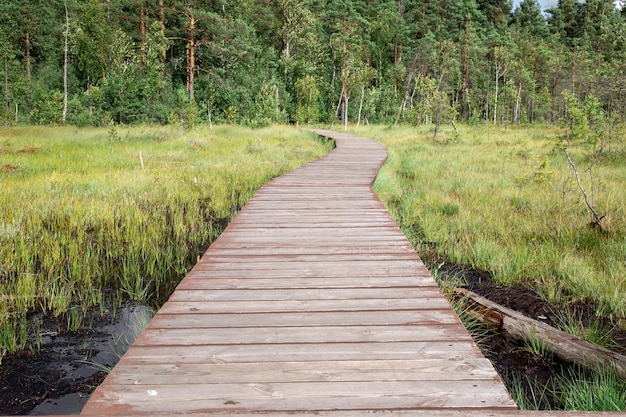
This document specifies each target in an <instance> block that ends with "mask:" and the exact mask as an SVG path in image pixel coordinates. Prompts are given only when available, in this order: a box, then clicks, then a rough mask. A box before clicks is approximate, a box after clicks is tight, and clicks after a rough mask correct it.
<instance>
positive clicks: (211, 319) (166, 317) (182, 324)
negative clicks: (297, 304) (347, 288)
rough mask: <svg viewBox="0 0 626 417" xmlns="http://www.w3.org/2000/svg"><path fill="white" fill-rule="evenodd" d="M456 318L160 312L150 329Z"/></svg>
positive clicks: (438, 314) (448, 320)
mask: <svg viewBox="0 0 626 417" xmlns="http://www.w3.org/2000/svg"><path fill="white" fill-rule="evenodd" d="M457 321H458V318H457V316H456V315H455V314H454V312H451V311H450V310H418V311H403V310H400V311H392V312H389V314H380V312H378V311H359V312H334V311H333V312H310V311H307V312H305V313H266V312H264V313H249V314H223V313H217V314H192V313H187V314H161V315H160V316H159V320H155V321H154V323H153V325H151V327H150V328H151V329H157V328H158V329H168V328H169V329H186V328H194V329H202V328H211V327H214V328H219V327H232V328H236V327H286V326H291V327H293V326H301V327H324V326H357V325H360V326H383V325H404V326H409V325H434V326H436V325H439V324H455V323H457Z"/></svg>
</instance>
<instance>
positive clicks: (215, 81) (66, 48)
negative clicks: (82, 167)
mask: <svg viewBox="0 0 626 417" xmlns="http://www.w3.org/2000/svg"><path fill="white" fill-rule="evenodd" d="M625 56H626V8H623V7H622V4H621V3H615V4H614V2H613V1H611V0H587V1H586V2H584V3H579V2H577V1H575V0H559V1H558V4H557V6H556V7H554V8H552V9H548V10H546V11H542V10H541V8H540V6H539V4H538V3H537V1H536V0H523V1H521V3H520V4H519V5H518V6H516V7H515V8H514V7H513V4H512V2H511V1H510V0H462V1H458V0H455V1H453V0H436V1H435V0H420V1H417V0H398V1H382V0H379V1H365V0H264V1H255V0H229V1H225V0H30V1H22V0H2V2H0V79H1V83H2V94H3V96H4V105H3V106H2V109H1V110H0V116H1V122H2V124H3V125H4V126H11V125H23V124H41V125H59V124H71V125H76V126H107V125H110V124H140V123H149V124H179V125H180V126H181V127H190V126H193V125H194V124H196V123H200V122H209V123H213V122H217V123H220V122H221V123H236V124H242V125H247V126H253V127H254V126H264V125H269V124H271V123H294V124H304V123H315V122H324V123H328V122H330V123H334V122H336V123H345V124H347V123H355V124H356V125H360V124H370V123H372V124H374V123H384V124H392V123H399V122H401V123H411V124H415V125H423V124H433V123H436V124H437V125H439V124H440V123H452V124H454V123H455V122H456V121H459V122H467V123H479V122H482V123H486V124H495V125H503V124H504V125H506V124H518V123H557V122H561V121H563V120H565V119H567V117H568V114H569V116H571V117H570V118H575V116H576V115H575V114H574V113H571V112H570V111H569V109H574V108H576V109H578V110H579V111H581V112H583V113H585V114H587V115H589V118H588V119H589V120H593V117H594V115H595V116H598V115H600V116H602V120H603V121H608V122H609V123H608V125H611V124H615V123H617V122H618V121H623V120H624V116H625V115H626V59H624V57H625ZM568 112H569V113H568Z"/></svg>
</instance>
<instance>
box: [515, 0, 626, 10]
mask: <svg viewBox="0 0 626 417" xmlns="http://www.w3.org/2000/svg"><path fill="white" fill-rule="evenodd" d="M521 2H522V0H513V10H515V9H516V8H517V6H518V5H519V4H520V3H521ZM538 2H539V5H540V6H541V10H547V9H550V8H552V7H556V4H557V3H558V0H538ZM614 3H615V4H616V7H617V8H619V9H621V7H620V6H621V5H623V4H624V2H617V1H615V2H614Z"/></svg>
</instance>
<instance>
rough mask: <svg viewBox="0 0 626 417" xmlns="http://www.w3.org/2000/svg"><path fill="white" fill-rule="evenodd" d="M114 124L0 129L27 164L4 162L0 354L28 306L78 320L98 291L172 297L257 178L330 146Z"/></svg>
mask: <svg viewBox="0 0 626 417" xmlns="http://www.w3.org/2000/svg"><path fill="white" fill-rule="evenodd" d="M121 130H122V128H121V127H120V126H119V125H115V124H114V122H113V121H111V122H110V125H109V128H108V129H107V128H100V129H91V128H89V129H72V128H11V129H9V130H6V131H5V132H4V134H5V135H6V137H7V138H10V139H8V140H7V141H5V142H0V155H2V160H1V161H0V164H2V165H0V166H5V165H6V166H15V167H17V166H19V167H23V169H22V168H21V169H20V170H19V171H16V170H10V171H5V170H4V169H3V170H0V179H1V180H2V183H3V187H4V190H5V191H6V192H3V193H2V195H0V288H2V293H1V294H0V339H1V340H0V343H2V347H3V350H4V349H6V350H9V351H14V350H16V349H20V348H23V347H25V346H27V338H26V336H27V335H28V334H29V333H30V331H31V327H30V326H31V325H30V323H29V321H28V318H29V317H31V315H32V312H45V313H48V314H51V315H54V316H56V317H58V318H59V322H60V323H65V324H66V325H67V326H68V327H69V328H76V327H78V326H80V324H81V323H82V321H83V320H84V319H85V317H86V315H87V313H88V311H89V309H90V308H93V307H98V306H101V305H102V304H103V303H104V297H105V293H106V294H113V296H114V297H116V298H118V299H119V300H120V301H121V300H128V299H132V300H138V301H148V302H150V301H152V302H158V301H159V300H162V299H163V298H164V297H167V295H168V294H169V293H171V291H172V290H173V288H174V287H175V286H176V284H177V282H178V280H180V278H182V277H183V276H184V275H185V274H186V272H187V271H188V270H189V269H190V268H191V267H192V266H193V264H194V263H195V262H196V261H197V258H198V256H201V255H202V253H203V250H204V249H206V248H207V247H208V246H209V245H210V244H211V242H212V241H213V240H214V239H215V238H216V237H217V236H218V235H219V233H220V232H221V230H222V228H223V227H224V224H225V223H227V222H228V221H229V220H230V218H231V217H232V216H233V215H234V214H235V213H236V212H237V211H238V210H239V209H241V207H243V205H244V204H245V203H246V201H247V200H248V199H249V198H250V197H251V196H252V195H253V193H254V192H255V191H256V190H257V189H258V188H259V187H260V186H262V185H263V184H264V183H265V182H267V181H268V180H270V179H271V178H273V177H274V176H277V175H279V174H281V173H284V172H286V171H289V170H291V169H294V168H296V167H297V166H298V165H300V164H302V163H304V162H308V161H310V160H312V159H314V158H316V157H318V156H320V155H322V154H324V153H325V152H327V151H328V150H329V148H328V146H326V145H324V144H322V143H320V142H318V141H314V140H311V136H310V135H309V134H307V133H303V132H300V131H298V130H296V129H290V128H285V127H271V128H266V129H260V130H256V131H252V130H250V129H243V128H230V129H226V128H222V127H220V128H216V129H213V130H212V131H208V129H204V128H202V127H199V128H198V127H196V128H192V129H188V130H186V131H184V132H180V131H179V130H172V129H169V128H154V127H134V128H128V130H127V132H126V133H124V132H122V131H121ZM251 140H252V145H251V142H250V141H251ZM287 143H289V146H286V144H287ZM1 354H2V352H0V355H1Z"/></svg>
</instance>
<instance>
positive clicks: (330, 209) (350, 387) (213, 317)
mask: <svg viewBox="0 0 626 417" xmlns="http://www.w3.org/2000/svg"><path fill="white" fill-rule="evenodd" d="M318 133H319V134H321V135H324V136H328V137H331V138H333V139H335V141H336V145H337V147H336V149H335V150H333V151H332V152H330V153H329V154H328V155H327V156H325V157H323V158H321V159H319V160H317V161H315V162H313V163H310V164H308V165H306V166H304V167H302V168H299V169H297V170H295V171H293V172H291V173H289V174H287V175H283V176H281V177H279V178H276V179H274V180H273V181H271V182H269V183H268V184H267V185H265V186H264V187H263V188H262V189H261V190H260V191H259V192H258V193H257V194H256V195H255V196H254V198H252V199H251V200H250V202H249V203H248V204H247V205H246V207H245V208H244V209H243V210H242V211H241V213H240V214H239V215H238V216H237V217H236V218H235V219H234V220H233V221H232V222H231V223H230V225H229V226H228V228H227V229H226V230H225V232H224V233H223V234H222V235H221V236H220V237H219V239H217V241H216V242H215V243H214V244H213V245H212V246H211V247H210V248H209V250H208V251H207V252H206V253H205V255H204V256H203V258H202V259H201V260H200V262H199V263H198V264H197V265H196V266H195V267H194V268H193V270H192V271H191V272H190V273H189V274H188V275H187V277H186V278H185V279H184V280H183V281H182V282H181V283H180V285H179V286H178V288H177V290H176V291H175V293H174V294H173V295H172V297H171V298H170V300H169V301H168V302H167V303H166V304H165V305H164V306H163V308H162V309H161V310H160V311H159V312H158V313H157V315H156V316H155V317H154V319H153V320H152V321H151V322H150V324H149V325H148V327H147V329H146V330H145V331H144V332H143V333H142V334H141V335H140V336H139V338H138V339H137V340H136V341H135V343H134V344H133V345H132V347H131V348H130V349H129V351H128V352H127V353H126V355H125V356H124V357H123V358H122V359H121V360H120V362H119V363H118V365H117V366H116V367H115V369H114V370H113V371H112V372H111V374H110V375H109V376H108V377H107V378H106V380H105V381H104V383H103V384H102V385H101V386H100V387H99V388H98V389H97V390H96V391H95V393H94V394H93V395H92V397H91V399H90V400H89V402H88V403H87V405H86V406H85V408H84V410H83V412H82V414H83V415H96V414H97V415H104V414H111V415H128V414H149V415H174V414H179V413H180V414H184V413H190V414H191V413H202V414H213V413H214V414H222V415H234V414H240V413H241V414H245V413H250V414H254V415H258V414H273V415H279V414H280V415H287V414H308V413H321V414H323V415H328V416H349V415H350V416H351V415H354V416H356V415H363V414H364V413H366V412H368V413H370V412H381V413H382V412H385V410H386V411H391V410H395V412H398V413H399V414H403V415H409V412H410V411H411V410H414V411H413V412H415V413H419V415H435V414H436V413H434V412H435V410H441V409H444V410H448V411H449V412H450V413H451V414H450V415H452V414H454V415H469V414H470V413H469V412H470V410H474V412H477V413H478V414H481V415H482V414H484V415H487V412H489V413H493V412H495V413H498V412H507V411H509V410H514V409H515V404H514V403H513V401H512V400H511V398H510V396H509V394H508V393H507V392H506V390H505V388H504V386H503V385H502V383H501V381H500V379H499V377H498V376H497V374H496V372H495V371H494V369H493V367H492V366H491V364H490V363H489V362H488V361H487V360H486V359H485V358H484V357H483V356H482V355H481V353H480V351H479V350H478V349H477V347H476V346H475V345H474V342H473V341H472V338H471V337H470V336H469V334H468V333H467V331H466V330H465V329H464V328H463V326H462V325H461V323H460V322H459V320H458V318H457V317H456V315H455V314H454V312H453V310H452V308H451V307H450V306H449V305H448V303H447V302H446V300H445V299H444V297H443V296H442V295H441V293H440V292H439V289H438V288H437V286H436V284H435V282H434V280H433V279H432V277H431V276H430V274H429V273H428V271H427V270H426V268H425V267H424V265H423V264H422V262H421V261H420V259H419V257H418V256H417V254H416V253H415V251H414V250H413V248H412V246H411V245H410V243H409V242H408V241H407V239H406V238H405V237H404V236H403V234H402V232H401V231H400V229H399V228H398V227H397V225H396V223H395V222H394V220H393V219H392V218H391V217H390V215H389V213H388V212H387V210H386V209H385V207H384V206H383V205H382V204H381V202H380V201H379V199H378V197H377V196H376V194H375V193H374V192H373V191H372V188H371V184H372V182H373V181H374V178H375V176H376V174H377V172H378V169H379V167H380V166H381V165H382V163H383V162H384V161H385V159H386V157H387V153H386V150H385V149H384V148H383V147H381V146H380V145H379V144H378V143H376V142H374V141H372V140H369V139H365V138H357V137H353V136H350V135H345V134H338V133H334V132H329V131H319V132H318ZM419 410H422V411H419ZM439 412H440V411H438V412H437V413H439ZM405 413H406V414H405ZM457 413H458V414H457ZM415 415H417V414H415ZM437 415H438V414H437ZM446 415H448V413H446ZM472 415H473V414H472Z"/></svg>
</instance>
